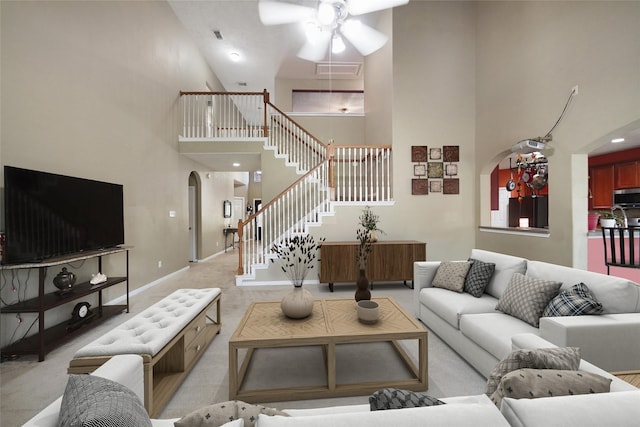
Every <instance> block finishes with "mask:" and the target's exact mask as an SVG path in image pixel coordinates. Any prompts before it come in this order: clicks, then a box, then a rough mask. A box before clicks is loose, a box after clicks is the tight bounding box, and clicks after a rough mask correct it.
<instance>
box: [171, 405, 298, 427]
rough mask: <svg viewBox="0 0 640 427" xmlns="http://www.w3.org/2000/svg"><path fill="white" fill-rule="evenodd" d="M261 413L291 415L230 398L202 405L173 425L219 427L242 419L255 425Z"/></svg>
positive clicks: (247, 425)
mask: <svg viewBox="0 0 640 427" xmlns="http://www.w3.org/2000/svg"><path fill="white" fill-rule="evenodd" d="M260 414H264V415H281V416H283V417H288V416H289V415H288V414H287V413H285V412H282V411H279V410H277V409H275V408H268V407H266V406H262V405H253V404H251V403H246V402H243V401H241V400H230V401H228V402H221V403H215V404H213V405H209V406H205V407H202V408H200V409H198V410H196V411H193V412H191V413H190V414H187V415H185V416H184V417H182V418H180V419H179V420H178V421H176V422H175V423H173V425H174V426H175V427H218V426H221V425H223V424H224V423H228V422H229V421H233V420H238V419H242V420H244V425H245V427H253V426H255V425H256V421H258V415H260Z"/></svg>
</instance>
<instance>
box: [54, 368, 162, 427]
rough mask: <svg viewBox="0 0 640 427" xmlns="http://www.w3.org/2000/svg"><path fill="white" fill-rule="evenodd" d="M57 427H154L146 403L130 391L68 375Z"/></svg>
mask: <svg viewBox="0 0 640 427" xmlns="http://www.w3.org/2000/svg"><path fill="white" fill-rule="evenodd" d="M58 426H60V427H75V426H100V427H131V426H136V427H151V420H150V419H149V415H147V411H146V410H145V409H144V405H143V403H142V402H141V401H140V398H139V397H138V395H136V394H135V393H134V392H133V391H132V390H131V389H129V388H127V387H125V386H124V385H122V384H120V383H117V382H115V381H111V380H108V379H106V378H102V377H98V376H94V375H69V380H68V381H67V386H66V388H65V389H64V394H63V395H62V403H61V404H60V413H59V414H58Z"/></svg>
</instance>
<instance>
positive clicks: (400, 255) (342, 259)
mask: <svg viewBox="0 0 640 427" xmlns="http://www.w3.org/2000/svg"><path fill="white" fill-rule="evenodd" d="M358 245H359V243H358V242H357V241H353V242H324V243H323V244H322V247H321V248H320V283H328V284H329V289H330V290H331V292H333V284H334V283H342V282H347V283H355V282H356V280H358V274H359V268H358V262H357V259H356V255H357V253H358ZM426 257H427V245H426V243H424V242H418V241H416V240H389V241H385V240H382V241H377V242H375V243H373V244H372V245H371V254H370V255H369V262H368V263H367V269H366V275H367V279H369V281H370V282H371V284H373V283H374V282H399V281H401V282H404V283H405V284H406V283H407V280H411V287H412V288H413V263H414V262H415V261H426V259H427V258H426Z"/></svg>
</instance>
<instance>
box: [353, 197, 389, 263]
mask: <svg viewBox="0 0 640 427" xmlns="http://www.w3.org/2000/svg"><path fill="white" fill-rule="evenodd" d="M358 219H359V221H360V227H359V228H358V230H357V231H356V236H357V238H358V241H359V242H360V245H359V246H358V253H357V261H358V265H359V266H360V269H361V270H364V269H365V268H366V267H367V261H368V259H369V254H370V253H371V243H373V242H375V241H377V240H378V238H377V236H376V232H380V233H382V234H384V231H382V230H381V229H380V228H378V222H380V217H379V216H378V215H376V214H375V213H373V211H372V210H371V208H370V207H369V206H366V207H365V208H364V209H363V210H362V214H361V215H360V217H359V218H358Z"/></svg>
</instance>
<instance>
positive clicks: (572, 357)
mask: <svg viewBox="0 0 640 427" xmlns="http://www.w3.org/2000/svg"><path fill="white" fill-rule="evenodd" d="M579 366H580V349H579V348H578V347H553V348H535V349H531V350H514V351H512V352H511V353H509V354H508V355H507V357H505V358H504V359H502V360H501V361H500V362H498V364H497V365H496V366H495V367H494V368H493V371H491V373H490V374H489V378H488V379H487V388H486V390H485V393H486V395H487V396H489V397H491V395H492V394H493V393H494V392H495V391H496V389H497V388H498V384H500V380H501V379H502V377H503V376H504V375H506V374H508V373H509V372H511V371H515V370H517V369H522V368H532V369H562V370H571V371H575V370H577V369H578V367H579Z"/></svg>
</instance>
